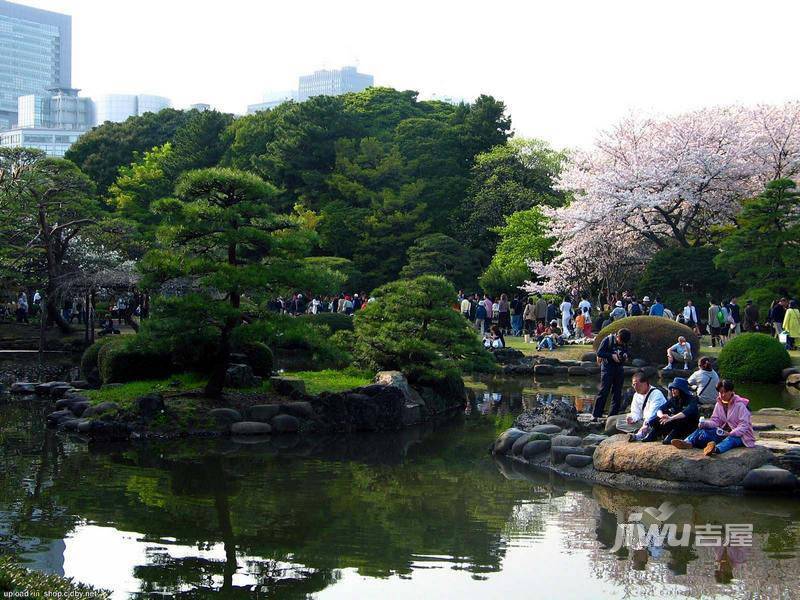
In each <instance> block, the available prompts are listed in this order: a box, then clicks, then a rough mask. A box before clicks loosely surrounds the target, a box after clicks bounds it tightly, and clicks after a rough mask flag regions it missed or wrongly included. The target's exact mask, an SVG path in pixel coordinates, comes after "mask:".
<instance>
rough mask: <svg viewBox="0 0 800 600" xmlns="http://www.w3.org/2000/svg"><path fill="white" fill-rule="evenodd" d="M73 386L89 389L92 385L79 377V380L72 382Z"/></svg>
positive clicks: (79, 388)
mask: <svg viewBox="0 0 800 600" xmlns="http://www.w3.org/2000/svg"><path fill="white" fill-rule="evenodd" d="M72 387H74V388H75V389H78V390H88V389H90V388H91V387H92V386H90V385H89V382H88V381H86V380H84V379H78V380H77V381H73V382H72Z"/></svg>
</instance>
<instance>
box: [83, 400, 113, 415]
mask: <svg viewBox="0 0 800 600" xmlns="http://www.w3.org/2000/svg"><path fill="white" fill-rule="evenodd" d="M118 409H119V404H117V403H116V402H101V403H100V404H95V405H93V406H89V407H88V408H87V409H86V410H84V411H83V414H82V415H81V416H82V417H84V418H88V417H96V416H97V415H102V414H104V413H107V412H111V411H112V410H118Z"/></svg>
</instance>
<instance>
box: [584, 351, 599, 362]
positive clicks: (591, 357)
mask: <svg viewBox="0 0 800 600" xmlns="http://www.w3.org/2000/svg"><path fill="white" fill-rule="evenodd" d="M581 362H590V363H594V364H595V365H596V364H597V353H596V352H584V353H583V354H581Z"/></svg>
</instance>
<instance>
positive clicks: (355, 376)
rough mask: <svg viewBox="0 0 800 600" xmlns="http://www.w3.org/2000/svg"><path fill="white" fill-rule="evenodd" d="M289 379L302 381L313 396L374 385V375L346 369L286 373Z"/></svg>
mask: <svg viewBox="0 0 800 600" xmlns="http://www.w3.org/2000/svg"><path fill="white" fill-rule="evenodd" d="M284 375H286V376H287V377H296V378H297V379H302V380H303V382H305V384H306V392H308V393H309V394H312V395H316V394H319V393H320V392H343V391H345V390H350V389H353V388H356V387H363V386H365V385H369V384H370V383H372V378H373V377H374V374H373V373H369V372H366V371H357V370H355V369H345V370H343V371H337V370H334V369H326V370H324V371H292V372H286V373H284Z"/></svg>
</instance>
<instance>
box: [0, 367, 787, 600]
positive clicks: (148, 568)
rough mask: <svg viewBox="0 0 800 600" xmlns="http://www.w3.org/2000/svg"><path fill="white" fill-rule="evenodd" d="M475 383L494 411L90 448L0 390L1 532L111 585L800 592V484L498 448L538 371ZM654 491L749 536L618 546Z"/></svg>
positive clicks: (408, 594)
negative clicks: (726, 484) (568, 468)
mask: <svg viewBox="0 0 800 600" xmlns="http://www.w3.org/2000/svg"><path fill="white" fill-rule="evenodd" d="M474 383H475V385H478V386H479V387H480V386H483V387H482V388H481V390H482V391H486V392H487V393H489V394H490V395H489V396H488V400H487V401H488V402H489V405H488V406H489V407H490V409H489V410H487V411H486V412H488V413H489V414H488V416H484V417H481V418H477V417H476V416H475V415H473V416H472V417H471V418H470V419H467V420H464V421H463V422H460V423H456V424H452V425H449V426H447V427H445V428H440V429H438V430H436V431H433V430H431V429H419V430H413V431H408V432H403V433H398V434H388V435H370V436H352V437H349V438H341V437H339V438H325V437H319V438H313V439H310V440H304V441H300V440H292V439H287V438H280V439H276V440H273V441H271V442H264V443H239V442H236V441H233V440H195V441H191V442H187V441H182V442H169V443H151V444H147V445H137V446H121V447H117V448H108V447H106V448H103V449H100V448H97V449H95V448H87V446H86V445H85V444H83V443H82V442H79V441H76V440H71V439H69V438H67V437H64V436H63V435H56V434H54V433H52V432H48V431H46V430H44V429H43V427H42V425H41V424H42V423H43V420H44V419H43V415H44V414H45V413H46V408H45V407H44V406H42V405H41V404H36V403H25V402H18V401H13V402H8V403H5V404H2V405H0V432H2V433H0V469H2V475H0V544H2V547H3V549H4V550H6V551H13V552H17V553H19V554H20V555H21V556H22V557H23V558H24V559H25V560H26V561H28V563H29V565H30V566H31V567H32V568H36V569H40V570H45V571H50V572H55V573H59V574H63V575H66V576H68V577H74V578H75V579H77V580H79V581H82V582H84V583H89V584H92V585H95V586H98V587H102V588H106V589H111V590H113V591H114V593H115V597H119V598H129V597H142V598H144V597H153V596H164V597H176V596H182V597H193V598H194V597H211V596H215V597H224V598H256V597H258V598H303V597H306V596H309V595H310V596H314V597H318V598H377V597H383V598H434V597H435V598H459V599H464V598H509V597H511V596H516V595H519V594H526V595H527V594H534V595H536V596H539V597H547V598H622V597H626V598H661V597H670V598H674V597H678V598H683V597H688V598H695V597H721V598H722V597H725V598H751V597H762V598H797V597H798V589H800V557H799V556H798V552H799V551H800V505H798V502H797V500H796V499H789V498H763V497H754V496H748V497H729V496H722V495H720V496H713V495H686V496H677V497H676V496H669V495H664V494H648V493H633V492H625V491H619V490H613V489H609V488H605V487H601V486H594V487H592V486H588V485H584V484H579V483H574V482H567V481H564V480H561V479H557V478H552V477H550V476H548V475H543V474H540V473H537V472H535V471H531V470H528V469H525V468H521V467H519V466H516V465H512V464H509V463H504V462H497V461H495V460H494V459H493V458H492V457H491V456H489V455H488V453H487V452H486V449H487V446H488V445H489V443H490V442H491V441H492V440H493V438H494V437H495V435H496V434H497V432H498V431H499V430H501V429H504V428H505V427H507V426H508V425H509V422H508V421H509V419H510V418H511V416H512V415H513V414H514V413H516V412H518V411H519V410H520V408H521V405H522V403H523V402H524V398H525V397H526V396H528V395H529V394H532V393H533V394H535V393H541V392H542V390H541V389H534V388H533V387H531V385H530V384H528V383H525V384H523V386H522V387H523V388H524V389H523V390H522V391H520V393H519V395H516V394H517V392H516V391H514V390H515V389H516V388H517V386H518V385H519V383H518V382H517V383H515V382H513V381H505V380H494V381H488V382H487V381H484V382H474ZM565 385H566V384H565ZM570 385H571V384H570ZM503 386H505V388H504V387H503ZM509 386H511V388H512V389H509ZM526 390H527V391H526ZM523 392H524V393H523ZM550 392H551V393H556V394H568V393H570V392H569V390H568V389H567V388H566V387H563V386H562V387H556V388H551V390H550ZM579 392H580V390H578V391H576V390H574V389H573V390H572V393H574V394H575V395H579ZM491 394H500V399H499V400H498V396H496V395H495V396H491ZM479 396H481V399H482V400H483V395H482V393H481V394H479ZM483 403H484V404H485V402H483ZM664 500H670V501H672V502H674V503H675V504H686V505H688V507H689V510H690V512H691V515H692V519H693V521H694V522H695V523H718V524H722V523H731V522H732V523H747V524H752V525H753V530H754V536H753V544H752V547H749V548H744V549H738V548H734V549H730V550H726V551H724V552H723V551H722V550H721V549H719V548H708V547H696V546H694V545H692V546H690V547H688V548H680V549H674V550H666V549H663V548H659V547H657V546H653V547H650V548H638V549H630V550H628V549H622V550H620V551H618V552H612V551H611V549H610V548H611V546H612V544H613V542H614V539H615V534H616V528H617V525H618V524H619V523H624V522H626V521H627V519H628V517H629V516H630V514H631V513H632V512H635V511H637V510H640V509H641V508H642V507H646V506H658V505H660V504H661V503H662V502H663V501H664Z"/></svg>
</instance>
